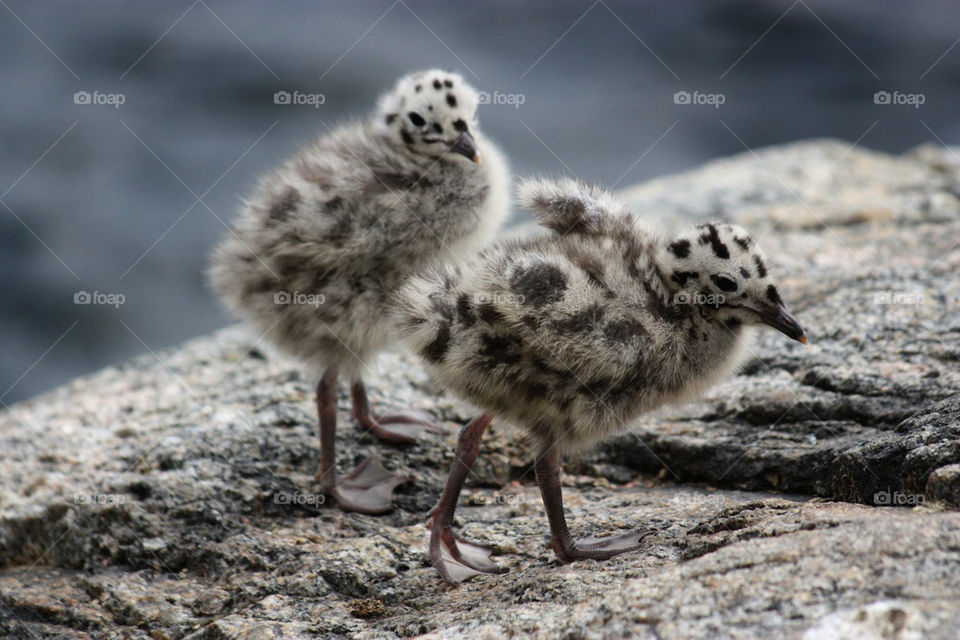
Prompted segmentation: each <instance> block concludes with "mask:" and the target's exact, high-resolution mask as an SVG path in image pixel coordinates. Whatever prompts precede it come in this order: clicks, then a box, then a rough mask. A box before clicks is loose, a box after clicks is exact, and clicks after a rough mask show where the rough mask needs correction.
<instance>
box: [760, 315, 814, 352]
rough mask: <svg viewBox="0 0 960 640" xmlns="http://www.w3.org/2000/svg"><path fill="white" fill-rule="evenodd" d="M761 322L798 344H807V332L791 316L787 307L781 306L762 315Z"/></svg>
mask: <svg viewBox="0 0 960 640" xmlns="http://www.w3.org/2000/svg"><path fill="white" fill-rule="evenodd" d="M760 320H761V321H763V323H764V324H766V325H769V326H771V327H773V328H774V329H776V330H777V331H779V332H780V333H782V334H784V335H785V336H787V337H788V338H793V339H794V340H796V341H797V342H800V343H802V344H807V332H806V331H804V330H803V327H801V326H800V323H799V322H797V319H796V318H794V317H793V316H792V315H790V312H789V311H787V309H786V307H783V306H780V307H776V308H774V309H772V310H769V311H767V312H766V313H764V312H761V313H760Z"/></svg>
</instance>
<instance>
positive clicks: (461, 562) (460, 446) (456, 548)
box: [430, 413, 506, 584]
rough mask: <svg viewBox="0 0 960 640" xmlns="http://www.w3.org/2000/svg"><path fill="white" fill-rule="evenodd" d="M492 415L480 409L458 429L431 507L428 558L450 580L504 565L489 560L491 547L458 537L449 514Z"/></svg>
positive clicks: (471, 575) (455, 502)
mask: <svg viewBox="0 0 960 640" xmlns="http://www.w3.org/2000/svg"><path fill="white" fill-rule="evenodd" d="M491 420H493V416H492V415H491V414H489V413H484V414H481V415H479V416H477V417H476V418H474V419H473V420H472V421H470V423H469V424H468V425H467V426H465V427H464V428H463V430H462V431H461V432H460V438H459V440H458V441H457V451H456V453H455V454H454V458H453V466H452V467H451V468H450V476H449V477H448V478H447V486H446V487H444V489H443V495H441V496H440V502H438V503H437V506H436V507H434V509H433V516H432V522H431V526H430V562H431V564H433V566H434V568H435V569H436V570H437V571H439V572H440V575H441V576H442V577H443V579H444V580H446V581H447V582H450V583H451V584H456V583H458V582H463V581H464V580H466V579H467V578H472V577H473V576H477V575H483V574H495V573H504V572H505V571H506V569H504V568H502V567H499V566H497V565H496V563H494V562H493V561H492V560H490V554H491V552H492V549H491V548H490V547H489V546H487V545H483V544H478V543H476V542H471V541H469V540H465V539H464V538H461V537H460V536H458V535H457V534H456V533H454V532H453V529H452V528H451V527H452V525H453V514H454V511H455V510H456V508H457V499H458V498H459V496H460V490H461V489H462V488H463V483H464V481H465V480H466V479H467V474H468V473H470V468H471V467H473V463H474V461H476V459H477V453H478V452H479V450H480V440H481V439H482V437H483V432H484V431H485V430H486V428H487V425H489V424H490V421H491Z"/></svg>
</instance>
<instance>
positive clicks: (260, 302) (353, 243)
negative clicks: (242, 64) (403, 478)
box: [210, 70, 509, 511]
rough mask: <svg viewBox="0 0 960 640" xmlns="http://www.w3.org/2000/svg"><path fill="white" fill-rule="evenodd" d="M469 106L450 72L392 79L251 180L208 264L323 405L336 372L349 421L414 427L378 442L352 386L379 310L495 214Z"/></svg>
mask: <svg viewBox="0 0 960 640" xmlns="http://www.w3.org/2000/svg"><path fill="white" fill-rule="evenodd" d="M476 108H477V94H476V92H475V91H474V90H473V89H472V88H471V87H470V86H469V85H468V84H467V83H466V82H465V81H464V80H463V78H461V77H460V76H459V75H457V74H454V73H448V72H444V71H440V70H429V71H423V72H419V73H415V74H412V75H409V76H406V77H404V78H402V79H400V81H399V82H398V83H397V85H396V86H395V87H394V88H393V90H392V91H390V92H389V93H387V94H385V95H384V96H382V97H381V98H380V101H379V104H378V108H377V109H376V110H375V111H374V112H372V113H371V114H370V115H369V116H367V117H366V118H363V119H360V120H357V121H354V122H350V123H348V124H345V125H343V126H341V127H338V128H337V129H335V130H334V131H331V132H329V133H328V134H327V135H323V136H321V137H320V138H319V139H318V140H316V141H315V142H313V143H312V144H310V145H309V146H306V147H305V148H303V149H302V150H301V151H300V152H299V153H297V154H296V155H295V156H294V157H293V158H292V159H290V160H289V161H287V162H286V163H285V164H284V165H283V166H282V167H281V168H280V169H278V170H277V171H275V172H274V173H272V174H270V175H268V176H266V177H265V178H264V179H263V180H261V181H260V184H259V186H258V187H257V188H256V190H255V191H254V193H253V195H252V196H250V198H249V199H248V200H247V202H246V203H245V205H244V207H243V211H242V214H241V215H240V218H239V220H238V221H237V223H236V225H235V230H234V231H233V232H232V233H231V234H230V235H229V236H228V237H227V238H226V239H225V240H224V241H223V242H222V243H221V244H220V245H219V246H218V247H217V248H216V251H215V253H214V256H213V260H212V265H211V270H210V275H211V279H212V282H213V285H214V288H215V289H216V291H217V293H218V294H219V295H220V296H221V297H222V298H223V300H224V301H225V302H226V303H227V305H228V306H229V307H230V308H231V309H232V310H234V311H235V312H236V313H238V314H239V315H241V316H242V317H244V318H245V319H247V320H248V321H250V322H251V323H252V324H253V325H254V327H255V328H256V329H257V330H258V332H262V333H263V334H265V337H266V338H267V339H268V340H269V341H271V342H272V343H274V344H275V345H278V346H279V347H281V348H282V349H284V350H285V351H287V352H289V353H291V354H293V355H294V356H297V357H298V358H300V359H301V360H302V361H303V362H304V363H305V364H306V365H307V366H309V367H310V368H311V370H312V371H314V372H316V373H319V372H321V371H324V372H326V373H325V375H324V379H325V380H326V381H327V383H328V384H333V385H334V394H335V385H336V378H337V374H338V373H339V374H342V375H346V376H347V377H348V378H349V379H350V380H351V381H353V382H354V385H355V389H354V391H355V395H354V399H355V411H356V412H357V414H358V416H357V417H358V419H359V420H360V421H361V424H362V425H363V426H367V427H370V428H372V429H374V431H375V433H377V434H378V435H381V437H385V438H387V439H392V440H395V441H409V440H410V439H412V438H411V430H412V428H413V427H411V426H410V425H413V424H415V423H417V421H416V420H410V419H409V416H404V417H402V419H396V420H392V422H393V423H394V424H395V425H406V426H405V427H402V428H401V427H397V429H399V431H398V430H397V429H395V430H394V433H393V434H392V435H391V434H389V433H386V434H385V433H383V432H381V431H380V427H381V426H385V425H384V424H383V423H384V422H385V421H381V422H380V423H377V421H376V420H374V421H373V422H370V423H369V424H367V421H369V420H370V417H369V416H366V415H365V414H364V411H365V403H366V399H365V395H364V394H363V388H362V384H361V383H360V378H361V374H362V373H363V370H364V368H365V367H367V366H368V364H369V362H370V360H371V359H372V358H373V356H374V355H375V354H376V353H377V352H378V351H380V350H382V349H383V348H384V347H385V346H387V345H388V344H389V341H390V334H391V332H390V326H389V321H388V315H387V313H386V305H387V303H388V300H389V299H390V297H391V296H392V295H393V294H394V293H395V292H396V290H397V289H398V288H399V287H400V286H401V284H402V283H403V282H404V281H405V280H406V279H407V278H408V277H409V276H410V275H411V274H413V273H416V272H418V271H420V270H422V269H424V268H425V267H427V265H430V264H432V263H438V262H439V263H443V262H455V261H458V260H463V259H465V258H466V257H468V256H470V255H472V254H473V253H474V252H475V251H476V250H477V248H479V247H480V246H482V245H484V244H486V243H487V242H489V241H490V240H491V239H492V237H493V235H494V233H495V231H496V230H497V228H498V227H499V226H500V224H501V222H502V221H503V219H504V218H505V216H506V215H507V213H508V211H509V192H508V184H509V178H508V173H507V167H506V163H505V161H504V160H503V158H502V156H501V154H500V152H499V151H498V150H497V149H496V147H495V146H494V145H493V144H492V143H491V142H489V141H488V140H487V139H486V138H485V137H483V136H482V135H481V134H480V132H479V131H478V129H477V121H476ZM319 391H320V389H319V388H318V393H319ZM326 391H329V389H326ZM326 391H325V392H326ZM358 394H359V395H358ZM318 398H319V396H318ZM321 404H322V402H321ZM320 410H321V414H323V407H322V406H321V408H320ZM394 417H397V416H396V415H395V416H394ZM404 429H406V431H404ZM331 446H332V445H331ZM333 473H334V474H335V471H334V472H333ZM325 477H326V480H324V482H325V484H327V485H329V478H330V477H331V476H330V475H329V474H327V475H326V476H325ZM338 501H339V502H340V503H341V506H349V505H347V504H346V503H347V502H349V500H346V499H345V500H338ZM381 502H382V500H381ZM354 506H356V507H357V510H361V511H382V510H384V509H385V508H386V507H385V506H384V505H383V504H378V505H377V506H376V507H373V506H371V505H369V504H367V505H363V504H360V505H354Z"/></svg>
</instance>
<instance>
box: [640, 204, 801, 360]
mask: <svg viewBox="0 0 960 640" xmlns="http://www.w3.org/2000/svg"><path fill="white" fill-rule="evenodd" d="M659 264H660V268H661V272H662V274H663V276H664V279H665V280H666V284H667V286H668V287H669V288H670V290H671V291H672V293H673V302H674V304H696V305H699V306H700V307H701V308H704V309H706V310H708V311H707V312H708V313H714V314H716V315H717V317H718V318H720V319H723V320H730V319H735V320H736V321H738V322H739V323H743V324H757V323H763V324H768V325H770V326H772V327H774V328H775V329H777V330H778V331H781V332H783V333H784V334H786V335H788V336H789V337H791V338H793V339H795V340H799V341H801V342H806V333H805V332H804V331H803V329H802V328H801V327H800V325H799V324H798V323H797V321H796V320H795V319H794V318H793V317H792V316H791V315H790V314H789V313H788V312H787V309H786V305H785V304H784V302H783V300H782V299H781V297H780V292H779V291H778V290H777V286H776V284H775V283H774V281H773V278H772V277H771V274H770V271H769V269H768V268H767V262H766V257H765V256H764V254H763V251H761V250H760V247H758V246H757V243H756V242H755V241H754V240H753V239H752V238H751V237H750V234H749V233H748V232H747V230H746V229H744V228H743V227H740V226H737V225H732V224H726V223H720V222H709V223H706V224H701V225H697V226H696V227H694V228H693V229H690V230H688V231H686V232H684V233H681V234H680V235H678V236H676V237H675V238H672V239H670V240H668V241H667V242H666V243H665V244H664V245H663V247H662V248H661V250H660V252H659ZM735 324H736V323H735Z"/></svg>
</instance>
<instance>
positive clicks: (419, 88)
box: [375, 69, 480, 162]
mask: <svg viewBox="0 0 960 640" xmlns="http://www.w3.org/2000/svg"><path fill="white" fill-rule="evenodd" d="M476 116H477V92H476V91H474V89H473V87H471V86H470V85H469V84H467V83H466V81H464V79H463V78H462V77H461V76H460V75H459V74H456V73H450V72H448V71H441V70H438V69H431V70H429V71H420V72H417V73H413V74H410V75H408V76H404V77H403V78H401V79H400V80H399V81H398V82H397V84H396V86H395V87H394V88H393V89H392V90H391V91H390V92H389V93H387V94H385V95H384V96H383V97H382V98H380V104H379V108H378V109H377V113H376V115H375V117H376V118H377V120H378V121H379V123H380V125H381V126H382V127H383V129H384V130H385V131H386V133H387V135H388V136H389V137H390V138H391V139H392V140H394V141H395V142H396V143H399V144H402V145H404V146H405V147H407V148H408V149H410V150H411V151H413V152H414V153H418V154H422V155H425V156H429V157H434V158H436V157H441V156H445V157H446V156H449V157H451V158H453V159H456V158H461V159H462V158H463V157H465V158H467V159H468V160H473V161H476V162H479V161H480V160H479V155H478V154H477V149H476V144H475V141H474V139H473V132H474V131H476V128H477V122H476Z"/></svg>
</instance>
